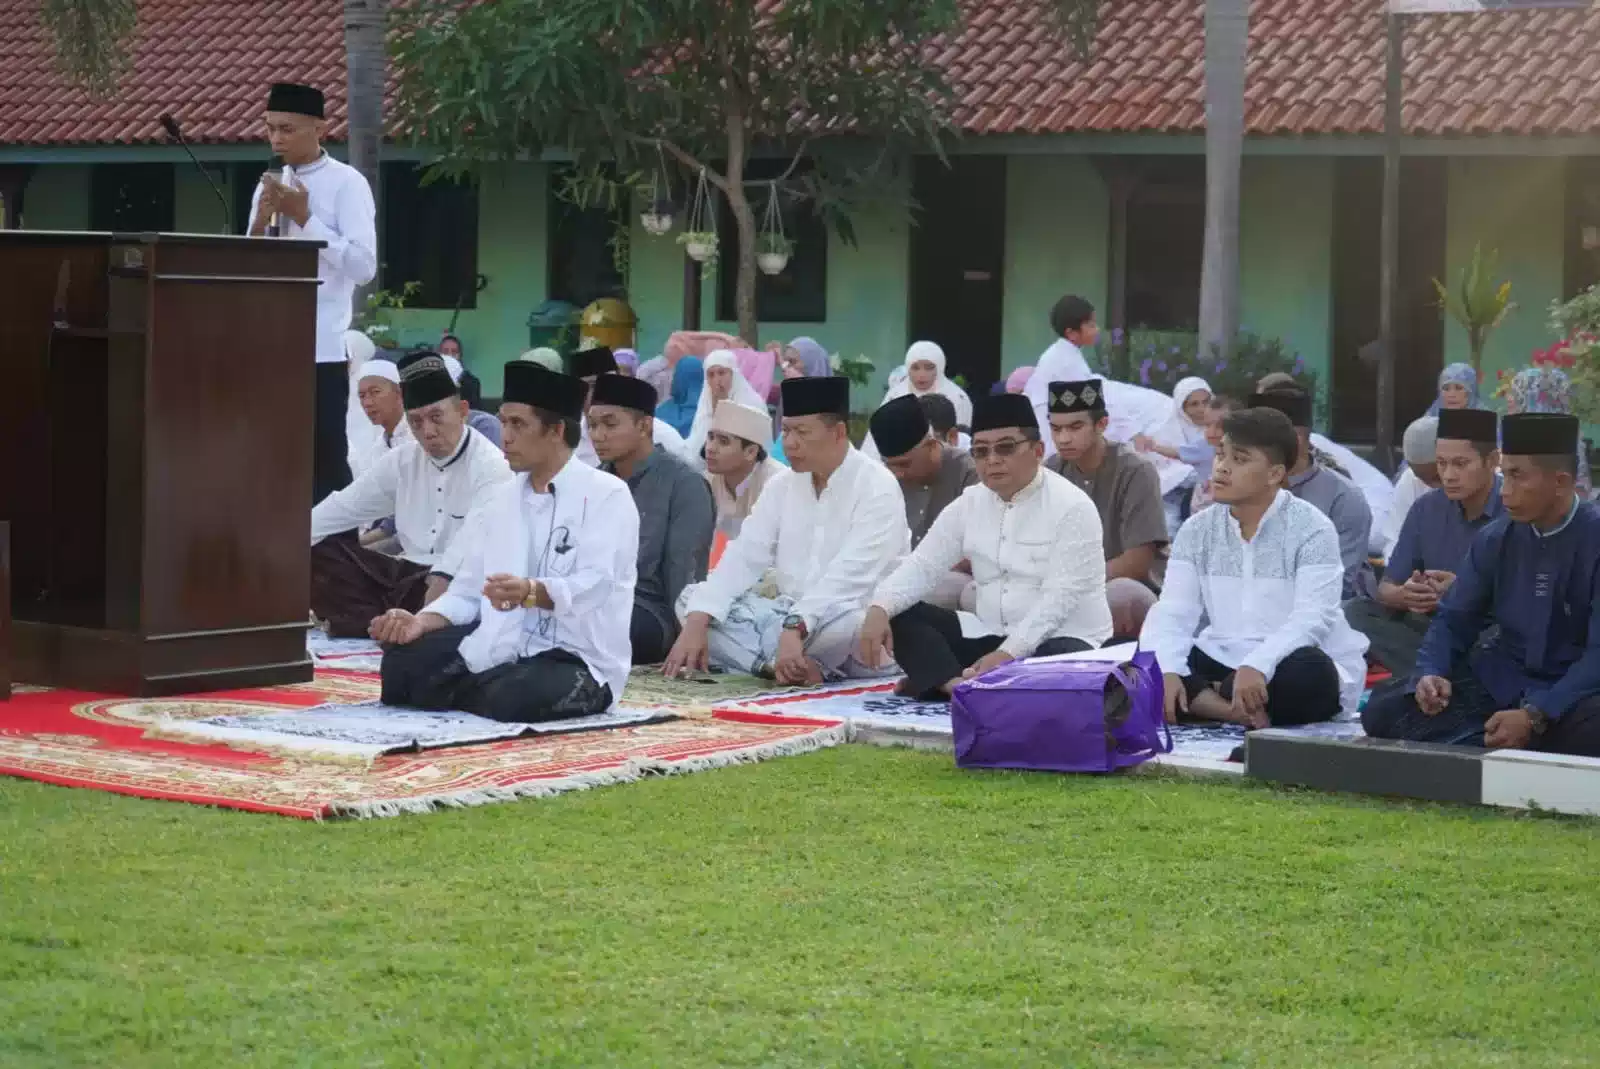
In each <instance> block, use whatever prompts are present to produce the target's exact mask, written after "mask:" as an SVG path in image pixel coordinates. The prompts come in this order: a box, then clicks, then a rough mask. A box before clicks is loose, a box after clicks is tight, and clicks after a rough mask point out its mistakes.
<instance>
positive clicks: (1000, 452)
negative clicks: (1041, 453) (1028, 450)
mask: <svg viewBox="0 0 1600 1069" xmlns="http://www.w3.org/2000/svg"><path fill="white" fill-rule="evenodd" d="M1027 444H1028V443H1027V440H1026V439H1023V438H1002V439H1001V440H1000V441H998V442H995V443H994V444H993V445H975V446H973V447H972V449H971V450H970V452H971V453H972V459H973V460H988V459H989V454H990V453H993V454H994V455H995V456H996V457H997V458H999V459H1000V460H1005V459H1006V458H1007V457H1009V456H1011V455H1012V454H1014V453H1015V452H1016V451H1017V450H1018V449H1021V448H1022V447H1023V446H1025V445H1027Z"/></svg>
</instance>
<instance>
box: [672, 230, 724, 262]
mask: <svg viewBox="0 0 1600 1069" xmlns="http://www.w3.org/2000/svg"><path fill="white" fill-rule="evenodd" d="M678 244H679V245H682V246H683V251H684V252H686V253H688V254H689V259H691V260H693V261H694V262H695V263H697V264H708V263H711V262H713V261H715V260H716V258H717V232H716V231H715V230H685V231H684V232H683V233H681V234H679V235H678Z"/></svg>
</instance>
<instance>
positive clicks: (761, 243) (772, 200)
mask: <svg viewBox="0 0 1600 1069" xmlns="http://www.w3.org/2000/svg"><path fill="white" fill-rule="evenodd" d="M792 252H794V242H792V241H790V240H789V238H788V237H787V236H786V235H785V234H784V232H783V213H782V212H781V211H779V210H778V183H776V182H773V183H772V184H771V185H770V186H768V187H767V213H766V217H765V218H764V219H762V221H761V237H760V238H758V239H757V243H756V266H757V267H759V268H761V273H762V274H764V275H778V274H782V273H783V269H784V268H785V267H788V266H789V254H790V253H792Z"/></svg>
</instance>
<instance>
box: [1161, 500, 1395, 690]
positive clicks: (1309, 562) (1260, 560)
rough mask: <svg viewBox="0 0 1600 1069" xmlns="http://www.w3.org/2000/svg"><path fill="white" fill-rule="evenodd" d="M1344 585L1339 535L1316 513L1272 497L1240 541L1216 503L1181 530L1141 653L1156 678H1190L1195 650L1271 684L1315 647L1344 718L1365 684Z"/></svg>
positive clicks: (1363, 643) (1361, 641)
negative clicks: (1326, 663) (1329, 665)
mask: <svg viewBox="0 0 1600 1069" xmlns="http://www.w3.org/2000/svg"><path fill="white" fill-rule="evenodd" d="M1343 584H1344V564H1343V561H1342V560H1341V559H1340V556H1339V536H1338V534H1337V533H1336V532H1335V531H1334V528H1333V522H1332V521H1331V520H1329V519H1328V517H1326V516H1324V515H1323V514H1322V512H1321V510H1319V509H1318V508H1317V507H1316V506H1315V505H1312V504H1309V503H1307V502H1305V501H1302V500H1300V499H1299V498H1297V497H1295V496H1294V495H1293V494H1291V493H1289V492H1288V491H1287V490H1280V491H1278V496H1277V497H1276V498H1274V499H1273V502H1272V504H1271V505H1270V506H1268V508H1267V511H1266V513H1265V514H1264V515H1263V516H1262V517H1261V523H1260V525H1259V526H1258V527H1257V528H1256V534H1255V537H1254V538H1252V539H1251V540H1250V541H1248V542H1247V541H1245V539H1244V536H1243V534H1242V533H1241V532H1240V530H1239V521H1238V520H1237V519H1235V518H1234V516H1233V510H1232V509H1230V508H1228V507H1227V506H1226V505H1223V504H1220V503H1219V504H1218V505H1217V506H1216V507H1215V508H1208V509H1205V510H1203V511H1201V512H1198V513H1196V514H1195V515H1193V516H1190V517H1189V520H1188V522H1186V523H1185V524H1184V525H1183V526H1182V527H1180V528H1179V529H1178V535H1177V537H1176V538H1175V539H1173V542H1172V559H1171V560H1170V561H1168V563H1167V580H1166V585H1165V586H1163V587H1162V590H1161V600H1160V601H1158V602H1157V603H1156V605H1155V607H1154V608H1152V609H1151V610H1150V614H1149V615H1148V616H1146V617H1145V621H1144V630H1143V631H1142V632H1141V633H1140V635H1139V647H1140V648H1141V649H1145V650H1149V651H1151V652H1152V653H1154V654H1155V655H1156V661H1157V662H1158V663H1159V664H1160V666H1161V670H1162V671H1163V672H1171V673H1174V674H1177V675H1182V676H1187V675H1189V674H1190V669H1189V654H1190V652H1191V651H1192V650H1195V649H1199V650H1200V651H1201V652H1202V653H1204V654H1206V655H1207V656H1208V657H1211V658H1212V659H1214V660H1215V661H1217V662H1218V663H1219V664H1224V665H1227V666H1228V667H1229V668H1240V667H1250V668H1254V669H1256V670H1257V671H1259V672H1260V673H1261V674H1262V675H1264V676H1265V677H1266V678H1267V679H1268V680H1269V681H1270V680H1271V679H1272V676H1273V673H1274V672H1275V671H1277V668H1278V664H1279V662H1281V661H1282V660H1283V659H1284V658H1285V657H1287V656H1288V655H1289V654H1291V653H1293V652H1294V651H1295V650H1297V649H1300V648H1302V647H1304V646H1313V647H1317V648H1319V649H1321V650H1323V651H1324V652H1325V653H1327V655H1328V656H1329V657H1330V658H1332V660H1333V663H1334V665H1335V667H1337V668H1338V670H1339V692H1340V700H1341V705H1342V707H1343V708H1344V709H1345V711H1346V712H1350V711H1353V710H1354V709H1355V708H1356V703H1357V702H1358V701H1359V700H1360V697H1361V691H1362V688H1363V687H1364V686H1365V684H1366V661H1365V658H1364V655H1365V653H1366V651H1367V639H1366V637H1365V636H1364V635H1361V634H1359V633H1357V632H1356V631H1353V630H1352V629H1351V628H1350V626H1349V624H1347V623H1345V618H1344V611H1343V607H1342V605H1341V597H1340V595H1341V588H1342V586H1343Z"/></svg>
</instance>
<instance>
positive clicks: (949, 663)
mask: <svg viewBox="0 0 1600 1069" xmlns="http://www.w3.org/2000/svg"><path fill="white" fill-rule="evenodd" d="M889 629H890V633H891V634H892V635H893V637H894V657H895V660H896V661H897V662H898V663H899V665H900V670H901V671H903V672H905V674H906V681H905V684H904V685H903V686H902V688H901V691H902V693H905V694H911V695H914V696H916V697H918V698H921V699H923V700H924V701H936V700H938V699H940V698H942V697H944V695H943V693H942V692H941V691H940V690H939V688H940V687H942V686H944V685H945V684H946V683H948V682H949V681H950V680H952V679H955V678H956V677H958V676H959V675H961V673H962V672H964V671H966V669H967V668H968V667H969V666H971V664H972V662H973V661H976V660H977V659H978V658H980V657H986V656H988V655H989V654H991V653H993V652H994V651H995V650H997V649H999V648H1000V643H1002V642H1004V641H1005V638H1004V637H1003V636H1001V635H984V636H983V637H982V638H963V637H962V635H961V621H960V619H959V618H957V616H956V614H955V613H953V612H951V611H950V610H949V609H941V608H939V607H938V606H936V605H929V604H928V603H927V602H925V601H919V602H917V603H916V604H915V605H913V606H911V608H909V609H907V610H906V611H905V612H903V613H901V614H900V615H899V616H896V617H895V618H894V619H893V620H890V621H889ZM1093 648H1094V647H1092V646H1090V645H1089V643H1087V642H1082V641H1080V640H1078V639H1075V638H1052V639H1046V640H1045V641H1044V642H1043V643H1041V644H1040V646H1039V648H1038V649H1037V650H1035V651H1034V653H1033V655H1034V656H1035V657H1051V656H1054V655H1055V654H1058V653H1077V652H1079V651H1080V650H1087V649H1093Z"/></svg>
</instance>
